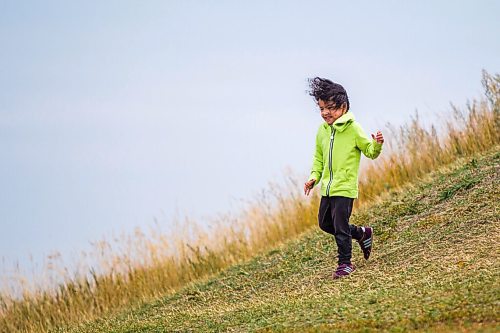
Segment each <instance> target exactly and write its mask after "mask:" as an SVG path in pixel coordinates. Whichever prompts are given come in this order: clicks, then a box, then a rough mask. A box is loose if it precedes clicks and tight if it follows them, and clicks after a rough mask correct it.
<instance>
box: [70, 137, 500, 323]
mask: <svg viewBox="0 0 500 333" xmlns="http://www.w3.org/2000/svg"><path fill="white" fill-rule="evenodd" d="M499 162H500V148H499V147H496V148H495V149H494V150H492V151H490V153H488V154H485V155H483V156H480V157H477V158H475V159H468V160H462V161H458V162H457V163H455V165H454V166H452V167H449V168H447V169H446V170H441V171H438V172H435V173H433V174H432V175H430V176H429V177H428V178H427V179H426V180H424V181H421V182H420V183H418V184H417V185H415V186H411V187H406V188H404V189H403V190H400V191H396V192H393V193H390V194H388V195H386V196H385V198H384V199H383V200H381V201H380V202H379V203H377V204H374V205H373V206H372V207H371V208H364V209H361V210H358V211H355V212H354V214H353V216H352V218H351V221H352V222H353V223H355V224H361V225H365V224H370V225H373V226H374V227H375V233H376V238H375V247H374V251H373V252H372V258H370V260H369V261H364V259H363V258H362V254H361V251H360V250H359V247H358V246H357V245H356V244H353V249H354V258H353V261H354V263H355V264H356V265H357V268H358V269H357V271H356V272H355V273H354V274H353V275H352V276H350V277H348V278H345V279H341V280H337V281H333V280H331V279H330V277H331V273H332V270H333V269H334V268H335V255H336V246H335V244H334V241H333V239H332V237H331V236H329V235H327V234H325V233H323V232H322V231H321V230H319V228H314V229H313V230H310V231H308V232H306V233H304V234H303V235H302V236H301V237H300V238H298V239H296V240H294V241H291V242H288V243H286V244H284V245H282V246H281V247H279V248H277V249H274V250H272V251H270V252H268V253H267V254H265V255H262V256H258V257H255V258H253V259H252V260H251V261H249V262H246V263H244V264H240V265H236V266H233V267H231V268H230V269H228V270H226V271H224V272H222V273H220V274H218V275H216V276H214V277H212V278H210V279H207V280H204V281H200V282H197V283H193V284H191V285H189V286H187V287H185V288H183V289H182V290H180V291H179V292H177V293H175V294H174V295H171V296H167V297H165V298H163V299H159V300H157V301H156V302H154V303H151V304H146V305H144V306H142V307H140V308H136V309H130V310H129V311H126V312H124V313H122V314H121V315H119V316H116V317H113V318H105V319H101V320H98V321H95V322H92V323H89V324H87V325H83V326H81V327H73V328H71V329H69V331H72V332H172V331H174V332H175V331H179V332H186V331H188V332H191V331H193V332H211V331H235V332H248V331H297V332H304V331H314V332H323V331H325V332H327V331H328V332H330V331H349V332H351V331H377V330H382V331H385V330H390V331H395V332H402V331H413V330H418V331H432V332H436V331H437V332H457V331H488V332H489V331H492V332H493V331H498V330H499V329H500V325H499V324H498V320H499V315H498V313H500V312H499V311H498V310H499V309H500V308H499V305H500V304H499V303H500V302H499V301H500V283H499V282H500V269H499V268H500V262H499V258H500V256H499V254H500V253H499V247H498V244H500V233H499V231H498V230H499V227H500V219H499V211H498V209H499V206H500V205H499V198H500V195H499V194H500V193H499V192H500V191H499V189H500V186H499V170H500V169H499ZM61 331H68V330H66V329H65V330H61Z"/></svg>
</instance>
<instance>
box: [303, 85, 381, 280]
mask: <svg viewBox="0 0 500 333" xmlns="http://www.w3.org/2000/svg"><path fill="white" fill-rule="evenodd" d="M309 83H310V88H311V90H310V92H309V94H310V95H311V96H313V97H314V99H315V100H316V102H317V104H318V106H319V109H320V110H321V117H322V118H323V119H324V120H325V122H324V123H322V124H321V126H320V127H319V129H318V133H317V135H316V150H315V153H314V159H313V167H312V171H311V175H310V177H309V180H308V181H307V182H306V183H305V184H304V193H305V194H306V195H309V192H310V191H311V190H312V188H313V187H314V186H315V185H316V184H317V183H319V182H320V180H321V201H320V205H319V213H318V220H319V227H320V228H321V229H322V230H323V231H325V232H327V233H329V234H332V235H334V236H335V241H336V243H337V247H338V267H337V269H336V271H335V272H334V273H333V278H334V279H338V278H340V277H343V276H347V275H349V274H350V273H352V272H353V271H354V270H355V267H354V265H353V264H352V263H351V256H352V244H351V243H352V239H353V238H354V239H355V240H357V241H358V243H359V245H360V246H361V250H362V251H363V255H364V257H365V259H368V258H369V257H370V253H371V250H372V245H373V228H371V227H358V226H355V225H353V224H349V217H350V216H351V211H352V204H353V202H354V199H355V198H357V197H358V170H359V160H360V157H361V152H362V153H363V154H364V155H365V156H366V157H369V158H371V159H375V158H377V157H378V155H379V154H380V152H381V151H382V144H383V143H384V138H383V136H382V133H381V132H380V131H378V132H377V135H376V136H374V135H373V134H372V139H373V140H370V139H369V138H368V137H367V136H366V134H365V133H364V131H363V130H362V128H361V126H360V125H359V124H358V123H357V122H356V121H355V120H354V115H353V114H352V112H349V99H348V97H347V93H346V91H345V89H344V88H343V87H342V86H341V85H340V84H337V83H334V82H332V81H330V80H327V79H322V78H319V77H316V78H314V79H310V80H309Z"/></svg>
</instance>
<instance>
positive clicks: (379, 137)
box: [372, 131, 384, 144]
mask: <svg viewBox="0 0 500 333" xmlns="http://www.w3.org/2000/svg"><path fill="white" fill-rule="evenodd" d="M372 138H373V140H375V141H377V143H380V144H383V143H384V136H383V135H382V132H380V131H378V132H377V136H375V135H373V134H372Z"/></svg>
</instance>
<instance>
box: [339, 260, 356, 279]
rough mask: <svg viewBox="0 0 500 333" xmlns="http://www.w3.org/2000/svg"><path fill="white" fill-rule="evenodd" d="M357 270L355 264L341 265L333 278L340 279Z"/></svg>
mask: <svg viewBox="0 0 500 333" xmlns="http://www.w3.org/2000/svg"><path fill="white" fill-rule="evenodd" d="M355 270H356V268H355V267H354V265H353V264H341V265H339V267H337V270H336V271H335V272H333V278H334V279H339V278H341V277H344V276H347V275H349V274H351V273H352V272H354V271H355Z"/></svg>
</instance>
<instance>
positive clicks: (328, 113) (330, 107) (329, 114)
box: [318, 99, 347, 125]
mask: <svg viewBox="0 0 500 333" xmlns="http://www.w3.org/2000/svg"><path fill="white" fill-rule="evenodd" d="M318 105H319V109H320V111H321V117H322V118H323V119H324V120H325V121H326V122H327V123H328V125H331V124H333V123H334V122H335V120H337V119H339V118H340V117H341V116H342V115H343V114H344V113H346V111H347V110H346V109H347V106H346V105H345V104H342V106H341V107H340V108H335V103H334V102H325V101H323V100H322V99H320V100H319V101H318Z"/></svg>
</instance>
